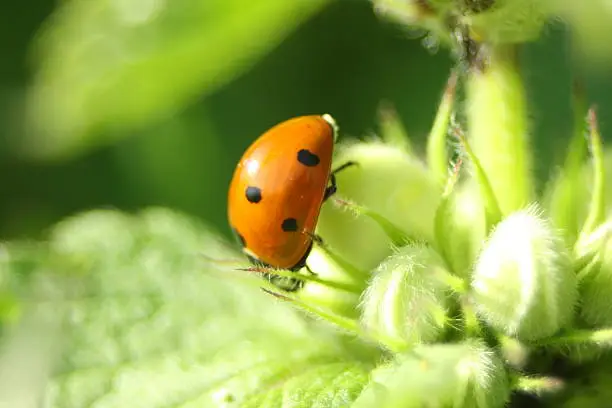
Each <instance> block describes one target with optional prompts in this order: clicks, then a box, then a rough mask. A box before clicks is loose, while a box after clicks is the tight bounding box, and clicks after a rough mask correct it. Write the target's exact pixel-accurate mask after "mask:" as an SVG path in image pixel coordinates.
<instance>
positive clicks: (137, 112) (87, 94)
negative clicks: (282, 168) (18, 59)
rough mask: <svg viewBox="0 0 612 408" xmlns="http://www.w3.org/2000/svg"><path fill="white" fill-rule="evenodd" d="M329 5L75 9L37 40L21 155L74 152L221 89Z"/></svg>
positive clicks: (105, 1) (56, 17)
mask: <svg viewBox="0 0 612 408" xmlns="http://www.w3.org/2000/svg"><path fill="white" fill-rule="evenodd" d="M326 3H327V0H295V1H285V0H262V1H255V2H245V1H243V0H225V1H218V0H217V1H196V0H174V1H154V0H144V1H139V2H133V1H128V0H100V1H95V2H90V1H83V0H73V1H66V2H62V3H61V5H60V6H59V7H58V9H57V10H56V12H55V13H54V14H53V15H52V17H51V18H50V19H49V21H47V24H46V25H45V26H44V27H45V29H44V30H43V31H42V32H41V33H39V37H38V40H37V41H36V43H35V44H34V45H35V54H34V61H35V63H36V75H35V81H34V84H33V87H32V89H31V91H30V95H29V115H30V123H31V125H32V126H33V129H31V130H32V131H31V132H29V133H28V134H29V135H30V137H29V138H27V139H26V140H25V141H24V144H23V146H22V148H23V149H24V151H25V153H27V154H30V155H35V156H37V157H44V158H56V157H58V156H60V157H61V156H64V155H70V154H75V153H78V152H81V151H83V150H85V149H87V148H90V147H91V146H92V145H95V144H99V143H107V142H109V140H98V139H99V138H100V133H99V132H100V131H109V132H107V133H106V134H107V136H105V138H107V137H110V134H111V133H113V132H114V134H115V136H114V137H116V136H117V135H119V134H121V135H125V134H127V133H128V132H127V131H129V130H131V129H132V128H133V127H135V126H138V125H142V124H144V123H147V122H150V121H151V120H157V119H158V118H159V116H164V115H169V114H171V113H173V112H174V111H176V110H177V109H180V108H181V107H182V106H183V105H185V104H186V103H188V102H190V101H192V100H195V99H196V98H198V97H202V96H204V95H206V94H209V93H210V92H212V91H214V90H215V89H218V88H219V87H220V86H222V85H224V84H225V83H227V82H228V81H230V80H231V79H232V78H234V77H236V76H237V75H239V74H241V73H242V72H244V71H245V70H247V69H248V68H249V67H250V66H252V65H253V64H254V63H255V62H256V61H257V60H258V59H259V58H261V57H262V56H263V55H264V54H265V53H266V52H268V51H269V50H270V49H272V48H273V47H274V46H275V45H277V44H278V43H280V42H281V41H282V40H283V39H284V38H285V37H286V36H287V35H288V34H289V33H290V32H291V31H292V30H293V29H295V27H296V26H298V25H299V24H300V23H301V22H303V21H304V20H306V19H307V18H308V17H310V16H311V15H312V14H313V13H315V12H317V11H318V10H319V9H321V7H323V5H325V4H326Z"/></svg>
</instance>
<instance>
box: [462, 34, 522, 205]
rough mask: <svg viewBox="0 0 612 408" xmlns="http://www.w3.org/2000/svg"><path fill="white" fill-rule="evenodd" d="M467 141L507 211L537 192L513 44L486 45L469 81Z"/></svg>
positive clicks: (520, 82) (520, 81)
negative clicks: (491, 46) (534, 189)
mask: <svg viewBox="0 0 612 408" xmlns="http://www.w3.org/2000/svg"><path fill="white" fill-rule="evenodd" d="M466 97H467V127H468V134H469V141H470V145H471V146H472V149H473V151H474V154H475V156H476V157H477V158H478V159H479V161H480V163H481V165H482V167H483V169H484V171H485V173H486V174H487V176H488V178H489V182H490V183H491V186H492V188H493V192H494V194H495V196H496V197H497V201H498V203H499V205H500V207H501V211H502V213H503V214H504V215H507V214H509V213H511V212H513V211H515V210H518V209H520V208H523V207H524V206H525V205H527V204H528V203H529V202H530V201H531V200H532V197H533V179H532V174H531V157H530V154H529V151H530V150H529V148H530V146H529V141H528V129H527V110H526V109H527V107H526V99H525V91H524V86H523V82H522V80H521V77H520V74H519V72H518V64H517V60H516V49H515V48H514V47H512V46H496V47H495V48H483V49H482V50H481V61H480V64H478V66H472V67H471V68H470V70H469V73H468V78H467V81H466Z"/></svg>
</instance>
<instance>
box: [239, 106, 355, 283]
mask: <svg viewBox="0 0 612 408" xmlns="http://www.w3.org/2000/svg"><path fill="white" fill-rule="evenodd" d="M336 136H337V126H336V123H335V121H334V119H333V118H332V117H331V116H329V115H327V114H325V115H311V116H300V117H296V118H292V119H289V120H286V121H284V122H282V123H280V124H278V125H276V126H274V127H272V128H271V129H269V130H268V131H266V132H265V133H264V134H263V135H261V136H260V137H259V138H258V139H257V140H255V142H253V144H252V145H251V146H250V147H249V148H248V149H247V150H246V152H245V153H244V154H243V156H242V158H241V159H240V161H239V162H238V165H237V166H236V170H235V171H234V175H233V178H232V181H231V184H230V187H229V193H228V219H229V224H230V227H231V229H232V231H233V232H234V234H235V236H236V238H237V240H238V242H239V243H240V245H241V246H242V251H243V252H244V254H245V255H246V256H247V258H248V259H249V261H250V262H251V263H252V264H254V265H256V266H260V267H264V268H277V269H286V270H290V271H293V272H297V271H299V270H300V269H302V268H304V267H306V268H307V270H309V271H310V269H309V268H308V266H307V265H306V259H307V258H308V255H309V254H310V251H311V250H312V247H313V242H314V241H318V242H322V241H321V240H320V238H319V237H317V236H316V235H315V234H314V231H315V227H316V224H317V219H318V218H319V213H320V211H321V206H322V205H323V202H325V201H326V200H327V199H328V198H329V197H331V196H332V195H333V194H334V193H335V192H336V189H337V186H336V177H335V173H337V172H338V171H340V170H343V169H345V168H347V167H349V166H351V165H354V164H355V163H354V162H347V163H345V164H343V165H342V166H340V167H339V168H337V169H336V170H334V171H332V170H331V163H332V153H333V149H334V142H335V139H336ZM310 272H311V273H312V271H310ZM264 275H265V276H266V277H267V278H268V280H269V281H270V282H272V283H273V284H275V285H276V286H277V287H279V288H280V289H283V290H286V291H295V290H297V289H299V288H300V287H301V286H302V285H303V281H302V280H299V279H295V278H291V279H288V278H284V277H279V276H275V275H271V274H265V273H264Z"/></svg>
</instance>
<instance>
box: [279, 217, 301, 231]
mask: <svg viewBox="0 0 612 408" xmlns="http://www.w3.org/2000/svg"><path fill="white" fill-rule="evenodd" d="M297 227H298V226H297V220H296V219H295V218H286V219H285V220H284V221H283V224H282V225H281V228H282V229H283V231H285V232H291V231H297Z"/></svg>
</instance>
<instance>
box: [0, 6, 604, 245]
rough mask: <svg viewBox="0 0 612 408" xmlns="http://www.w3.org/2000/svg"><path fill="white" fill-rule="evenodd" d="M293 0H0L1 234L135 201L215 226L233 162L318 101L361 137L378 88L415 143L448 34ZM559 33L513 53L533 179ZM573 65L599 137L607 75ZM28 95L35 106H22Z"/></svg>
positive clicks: (561, 51)
mask: <svg viewBox="0 0 612 408" xmlns="http://www.w3.org/2000/svg"><path fill="white" fill-rule="evenodd" d="M306 1H311V3H312V4H311V5H304V4H302V5H298V6H295V8H294V9H291V7H293V6H287V5H289V4H293V2H287V0H281V1H280V2H279V0H265V1H264V0H260V1H259V2H246V1H242V0H228V1H227V2H214V1H213V2H207V1H201V0H200V1H195V0H176V1H174V2H171V1H169V0H168V1H163V0H138V1H132V2H130V1H127V0H125V1H117V0H99V1H97V2H86V1H67V2H66V1H65V2H57V3H56V2H53V1H49V0H32V1H29V2H6V3H4V4H3V6H2V7H3V9H4V10H3V11H2V12H1V13H0V52H1V57H0V58H1V61H2V62H1V63H0V237H1V238H2V239H11V238H15V237H36V236H40V235H41V234H42V233H44V232H45V229H46V228H47V227H48V226H49V225H50V224H52V223H54V222H55V221H57V220H58V219H60V218H62V217H64V216H66V215H69V214H72V213H74V212H77V211H80V210H85V209H90V208H95V207H97V208H99V207H107V208H108V207H112V208H119V209H124V210H135V209H139V208H142V207H145V206H149V205H163V206H169V207H172V208H175V209H179V210H184V211H186V212H188V213H191V214H194V215H196V216H198V217H201V218H202V219H204V220H206V221H208V222H210V223H211V224H212V225H213V226H215V227H217V228H218V229H219V230H221V231H222V232H224V233H228V232H229V231H228V228H227V226H226V216H225V205H226V191H227V185H228V183H229V180H230V178H231V175H232V172H233V169H234V166H235V163H236V162H237V160H238V159H239V157H240V156H241V154H242V152H243V151H244V149H245V148H246V147H247V146H248V145H249V144H250V143H251V142H252V141H253V140H254V139H255V138H256V137H257V136H258V135H259V134H261V133H262V132H263V131H265V130H266V129H267V128H269V127H270V126H272V125H274V124H276V123H278V122H280V121H282V120H285V119H287V118H290V117H293V116H298V115H303V114H312V113H324V112H329V113H331V114H332V115H333V116H334V117H335V118H336V119H337V121H338V122H339V124H340V127H341V131H342V134H343V135H344V137H347V136H349V137H363V136H367V135H371V134H372V133H374V132H375V131H376V128H377V109H378V106H379V103H380V102H381V101H382V100H386V101H390V102H392V103H393V104H394V105H395V107H396V108H397V110H398V112H399V114H400V116H401V118H402V120H403V121H404V123H405V126H406V128H407V130H408V132H409V134H410V135H411V137H412V138H413V139H414V140H415V141H417V142H418V143H422V141H423V140H424V138H425V136H426V134H427V131H428V129H429V126H430V124H431V122H432V119H433V115H434V113H435V110H436V107H437V102H438V100H439V97H440V94H441V92H442V89H443V87H444V84H445V82H446V77H447V75H448V72H449V69H450V68H451V66H452V60H451V58H450V57H449V55H448V52H447V50H445V49H439V50H435V49H434V50H432V49H429V50H428V49H426V48H425V47H424V46H423V45H422V39H421V38H416V36H415V33H411V32H407V31H406V30H403V29H401V28H399V27H397V26H395V25H393V24H391V23H388V22H385V21H383V20H382V19H381V18H379V17H377V16H376V15H375V13H374V11H373V9H372V5H371V4H370V3H369V2H368V1H360V0H337V1H323V0H317V1H314V0H306ZM298 3H304V2H303V1H302V2H300V1H297V0H296V1H295V4H298ZM60 4H61V8H60V6H59V5H60ZM314 4H316V5H314ZM119 6H120V7H119ZM121 7H123V9H122V8H121ZM143 10H144V11H143ZM146 10H149V14H147V13H145V11H146ZM305 10H307V11H305ZM54 12H55V13H56V14H55V15H54V17H53V18H51V16H52V13H54ZM275 13H276V14H275ZM128 17H129V18H128ZM42 27H46V29H47V30H49V31H47V32H46V34H45V35H44V36H42V38H43V41H42V42H33V41H34V39H35V38H36V37H37V35H39V34H40V30H41V28H42ZM567 37H568V36H567V34H566V33H565V32H564V30H563V29H562V27H560V26H559V25H556V26H551V27H548V28H547V29H546V31H545V34H544V36H543V38H542V39H541V41H539V42H538V43H535V44H531V45H529V46H528V47H527V48H526V49H525V52H524V53H523V59H522V60H523V62H524V65H525V70H524V72H525V78H526V82H527V85H528V94H529V100H530V103H531V106H532V115H531V116H532V119H533V143H534V145H535V152H536V160H535V165H536V170H537V171H538V175H539V176H540V178H541V179H545V178H546V177H547V176H548V175H549V174H550V172H551V165H553V164H554V163H556V162H557V161H558V160H559V157H560V155H561V154H562V153H563V149H564V148H565V146H566V141H567V139H568V137H569V135H570V130H571V127H570V126H571V113H570V77H571V76H570V71H571V70H572V69H573V68H575V67H573V65H574V64H572V63H571V62H570V58H569V55H570V52H569V45H568V43H569V42H568V39H567ZM33 44H38V46H37V50H38V51H37V52H36V53H34V52H33V49H32V45H33ZM132 53H133V54H134V55H135V56H136V58H131V56H132ZM142 56H144V57H142ZM141 57H142V58H141ZM143 61H144V62H143ZM130 70H131V71H130ZM124 71H129V72H128V74H129V75H128V74H125V77H122V75H124ZM94 74H95V75H94ZM583 74H584V75H585V77H586V78H587V85H588V86H587V89H588V95H589V99H590V101H591V102H594V103H597V104H598V106H599V113H600V118H601V128H602V132H603V134H604V137H605V138H606V139H607V140H610V134H611V133H612V125H611V124H610V123H611V122H612V76H610V75H606V74H605V71H600V72H599V73H597V74H595V73H591V72H583ZM130 75H131V76H130ZM139 80H140V81H139ZM92 84H93V85H92ZM96 86H99V88H96ZM46 89H52V92H51V93H49V92H47V93H45V92H46V91H45V90H46ZM160 89H161V91H160ZM158 91H159V92H158ZM53 92H54V93H53ZM32 94H34V95H35V96H36V95H38V96H40V95H43V96H44V98H42V102H41V100H40V99H36V98H34V99H32ZM49 95H51V96H49ZM109 95H110V96H109ZM45 98H46V99H45ZM54 98H55V99H54ZM55 100H57V101H58V102H57V103H56V102H55ZM38 103H40V104H41V105H42V106H43V109H42V112H43V114H40V112H41V111H35V112H38V116H37V115H32V113H31V110H32V106H35V107H36V108H39V106H38V105H37V104H38ZM71 103H74V104H75V106H77V107H78V108H74V106H72V105H71ZM122 104H123V105H122ZM56 108H57V110H55V109H56ZM64 108H65V109H64ZM45 109H46V110H45ZM62 109H64V110H62ZM75 112H76V113H75ZM84 113H86V115H85V114H84ZM62 115H64V116H62ZM71 115H73V116H71ZM75 118H78V122H79V123H78V126H76V125H75V126H74V128H73V127H72V126H71V125H72V124H71V123H70V121H75ZM46 120H48V121H49V122H48V123H46V122H45V121H46ZM81 121H82V123H81ZM66 123H68V125H66ZM62 126H63V127H62ZM79 126H81V127H79ZM75 129H76V130H75ZM340 188H341V187H340Z"/></svg>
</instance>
